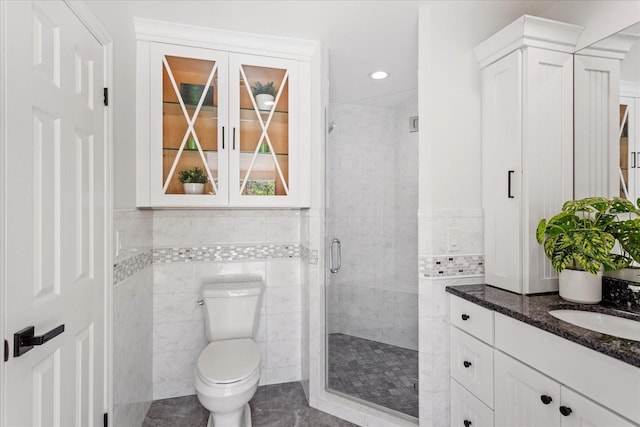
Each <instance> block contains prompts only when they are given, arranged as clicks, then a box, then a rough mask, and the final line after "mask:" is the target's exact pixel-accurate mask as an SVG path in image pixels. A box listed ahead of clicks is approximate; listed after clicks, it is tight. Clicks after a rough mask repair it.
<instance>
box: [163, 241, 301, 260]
mask: <svg viewBox="0 0 640 427" xmlns="http://www.w3.org/2000/svg"><path fill="white" fill-rule="evenodd" d="M301 255H302V246H301V245H228V246H227V245H217V246H193V247H185V248H154V249H153V262H154V263H170V262H202V261H242V260H246V259H271V258H295V257H301Z"/></svg>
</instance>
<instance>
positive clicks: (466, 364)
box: [462, 360, 471, 368]
mask: <svg viewBox="0 0 640 427" xmlns="http://www.w3.org/2000/svg"><path fill="white" fill-rule="evenodd" d="M462 364H463V365H464V367H465V368H468V367H469V366H471V362H469V361H468V360H465V361H464V362H462Z"/></svg>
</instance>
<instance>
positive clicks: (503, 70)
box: [474, 16, 582, 294]
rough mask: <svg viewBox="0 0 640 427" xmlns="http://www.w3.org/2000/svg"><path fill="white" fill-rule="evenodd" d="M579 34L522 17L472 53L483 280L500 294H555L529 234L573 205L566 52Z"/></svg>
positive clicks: (543, 259)
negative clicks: (477, 93)
mask: <svg viewBox="0 0 640 427" xmlns="http://www.w3.org/2000/svg"><path fill="white" fill-rule="evenodd" d="M581 31H582V27H578V26H575V25H570V24H565V23H561V22H555V21H550V20H546V19H541V18H536V17H532V16H523V17H521V18H520V19H518V20H517V21H515V22H513V23H512V24H510V25H509V26H507V27H506V28H504V29H503V30H502V31H500V32H498V33H496V34H495V35H494V36H492V37H490V38H489V39H487V40H486V41H484V42H483V43H481V44H480V45H478V46H477V47H476V48H475V49H474V52H475V54H476V57H477V58H478V61H479V63H480V67H481V69H482V144H483V145H482V170H483V184H482V186H483V192H482V196H483V208H484V236H485V281H486V283H488V284H491V285H493V286H496V287H500V288H502V289H507V290H510V291H513V292H517V293H524V294H529V293H539V292H548V291H554V290H557V286H558V285H557V275H556V274H555V272H554V270H553V269H552V268H551V265H550V263H549V262H548V260H547V259H546V257H545V256H544V253H543V251H542V248H541V247H540V246H539V245H538V243H537V241H536V238H535V231H536V227H537V225H538V221H539V220H540V219H541V218H544V217H546V218H548V217H550V216H551V215H553V214H555V213H556V212H557V211H558V210H559V209H560V208H561V207H562V203H563V202H564V201H565V200H569V199H572V198H573V55H572V52H573V47H574V46H575V43H576V41H577V38H578V35H579V34H580V32H581ZM543 34H544V36H543Z"/></svg>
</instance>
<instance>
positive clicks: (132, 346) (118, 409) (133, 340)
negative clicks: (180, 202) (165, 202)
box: [113, 210, 153, 426]
mask: <svg viewBox="0 0 640 427" xmlns="http://www.w3.org/2000/svg"><path fill="white" fill-rule="evenodd" d="M152 220H153V218H152V213H151V212H150V211H146V212H145V211H138V210H116V211H114V215H113V227H114V231H118V232H119V236H120V239H119V244H120V245H121V250H120V253H119V254H118V256H116V257H115V258H114V262H115V264H116V269H115V270H116V272H117V273H118V272H119V274H115V275H114V284H113V285H114V288H113V410H114V413H113V418H114V419H113V425H117V426H135V425H141V424H142V421H143V420H144V417H145V415H146V413H147V410H148V409H149V406H150V405H151V400H152V393H153V383H152V381H153V380H152V377H153V372H152V366H151V359H152V357H153V354H152V352H153V347H152V336H153V319H152V316H153V283H152V279H153V277H152V273H151V268H150V267H151V257H150V256H147V257H144V256H142V257H140V256H139V255H140V254H145V253H146V254H147V255H149V251H150V249H151V244H152ZM114 234H115V233H114ZM116 243H118V242H114V248H116V247H117V245H116ZM140 259H142V261H140ZM133 260H136V262H131V261H133ZM124 265H126V266H127V268H120V267H122V266H124Z"/></svg>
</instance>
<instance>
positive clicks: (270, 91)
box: [251, 82, 278, 97]
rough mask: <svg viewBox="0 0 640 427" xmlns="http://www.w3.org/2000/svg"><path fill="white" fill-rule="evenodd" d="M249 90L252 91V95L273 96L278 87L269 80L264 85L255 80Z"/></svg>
mask: <svg viewBox="0 0 640 427" xmlns="http://www.w3.org/2000/svg"><path fill="white" fill-rule="evenodd" d="M251 90H252V92H253V96H256V95H263V94H266V95H271V96H274V97H275V96H276V93H278V89H277V88H276V87H275V86H274V85H273V82H269V83H267V84H264V85H263V84H262V83H260V82H255V84H254V85H253V86H252V87H251Z"/></svg>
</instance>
